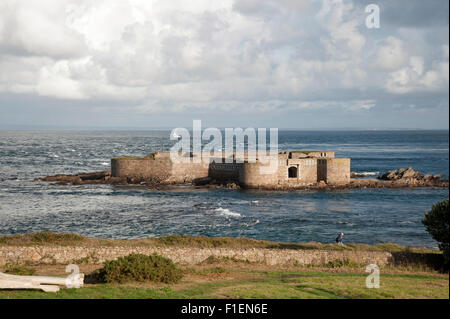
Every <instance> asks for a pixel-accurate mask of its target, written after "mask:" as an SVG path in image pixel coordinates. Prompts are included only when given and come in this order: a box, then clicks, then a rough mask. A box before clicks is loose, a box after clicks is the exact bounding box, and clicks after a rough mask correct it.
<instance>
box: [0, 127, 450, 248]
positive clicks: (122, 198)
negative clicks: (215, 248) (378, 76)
mask: <svg viewBox="0 0 450 319" xmlns="http://www.w3.org/2000/svg"><path fill="white" fill-rule="evenodd" d="M173 143H174V142H173V141H170V139H169V131H135V132H131V131H90V132H88V131H36V132H33V131H0V235H8V234H21V233H26V232H37V231H43V230H49V231H54V232H64V233H69V232H70V233H79V234H82V235H86V236H91V237H106V238H116V239H118V238H120V239H123V238H142V237H154V236H163V235H169V234H184V235H206V236H233V237H251V238H256V239H266V240H276V241H288V242H310V241H317V242H322V243H330V242H333V241H334V238H335V237H336V234H337V233H338V232H341V231H342V232H344V234H345V236H344V239H345V241H346V242H354V243H368V244H376V243H382V242H393V243H397V244H402V245H408V246H427V247H436V246H437V243H436V242H435V241H434V240H433V239H432V238H431V237H430V236H429V235H428V233H427V232H426V231H425V229H424V227H423V225H422V223H421V220H422V218H423V216H424V213H425V211H427V210H429V209H430V207H431V205H432V204H433V203H435V202H437V201H439V200H442V199H444V198H447V197H448V196H449V194H448V193H449V192H448V189H443V188H417V189H353V190H340V191H291V192H261V191H241V190H226V189H217V190H195V189H192V188H189V187H180V188H179V189H177V190H176V191H153V190H149V189H147V188H145V187H136V186H111V185H83V186H56V185H51V184H49V183H45V182H34V181H33V179H34V178H36V177H42V176H47V175H54V174H59V173H64V174H69V173H78V172H90V171H98V170H105V169H109V160H110V158H111V157H114V156H120V155H136V156H139V155H146V154H149V153H151V152H154V151H164V150H166V151H167V150H169V148H170V146H171V145H172V144H173ZM278 145H279V149H280V150H289V149H309V150H315V149H317V150H332V151H335V152H336V156H345V157H351V160H352V162H351V163H352V164H351V166H352V167H351V169H352V171H355V172H360V173H364V174H366V175H367V176H372V177H373V176H376V175H378V174H379V173H382V172H385V171H387V170H391V169H396V168H400V167H404V168H407V167H409V166H411V167H413V168H414V169H416V170H419V171H420V172H422V173H430V174H442V175H443V178H445V179H448V175H449V132H448V131H280V132H279V142H278ZM12 178H17V179H15V180H10V179H12Z"/></svg>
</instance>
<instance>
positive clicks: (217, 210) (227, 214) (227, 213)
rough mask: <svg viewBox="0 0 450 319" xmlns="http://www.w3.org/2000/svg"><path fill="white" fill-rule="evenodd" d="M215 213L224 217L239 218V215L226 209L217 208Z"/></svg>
mask: <svg viewBox="0 0 450 319" xmlns="http://www.w3.org/2000/svg"><path fill="white" fill-rule="evenodd" d="M215 211H216V212H217V213H219V214H220V215H224V216H232V217H241V214H239V213H235V212H233V211H231V210H229V209H228V208H222V207H219V208H216V209H215Z"/></svg>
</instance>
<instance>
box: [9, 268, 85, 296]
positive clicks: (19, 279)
mask: <svg viewBox="0 0 450 319" xmlns="http://www.w3.org/2000/svg"><path fill="white" fill-rule="evenodd" d="M83 281H84V274H79V273H78V274H71V275H69V276H68V277H64V278H60V277H49V276H17V275H9V274H5V273H2V272H0V289H40V290H43V291H45V292H57V291H59V286H66V287H67V288H79V287H81V286H83Z"/></svg>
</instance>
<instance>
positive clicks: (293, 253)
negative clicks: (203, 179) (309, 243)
mask: <svg viewBox="0 0 450 319" xmlns="http://www.w3.org/2000/svg"><path fill="white" fill-rule="evenodd" d="M131 253H141V254H153V253H158V254H160V255H162V256H165V257H168V258H171V259H172V260H173V261H174V262H177V263H181V264H191V265H192V264H198V263H201V262H203V261H204V260H206V259H207V258H208V257H210V256H215V257H229V258H235V259H238V260H247V261H250V262H258V263H265V264H268V265H287V264H295V263H296V264H298V265H324V264H327V263H328V262H330V261H335V260H345V259H348V260H350V261H353V262H355V263H357V264H363V265H368V264H371V263H374V264H377V265H379V266H382V265H386V264H387V263H389V262H390V261H391V260H392V257H393V256H392V254H391V253H389V252H376V251H373V252H372V251H344V250H340V251H339V250H290V249H264V248H247V249H244V248H180V247H118V246H117V247H62V246H27V247H17V246H0V266H4V265H6V264H8V263H25V262H27V261H31V262H33V263H41V264H70V263H75V264H77V263H80V264H81V263H83V262H89V263H94V264H100V263H103V262H104V261H105V260H112V259H115V258H117V257H120V256H126V255H129V254H131Z"/></svg>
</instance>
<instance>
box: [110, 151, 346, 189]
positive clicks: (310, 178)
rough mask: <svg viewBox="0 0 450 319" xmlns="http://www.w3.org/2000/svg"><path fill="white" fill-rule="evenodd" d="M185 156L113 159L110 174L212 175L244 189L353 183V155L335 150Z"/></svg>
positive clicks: (161, 178)
mask: <svg viewBox="0 0 450 319" xmlns="http://www.w3.org/2000/svg"><path fill="white" fill-rule="evenodd" d="M251 155H253V157H252V156H251ZM182 156H183V161H173V160H172V159H171V157H170V153H169V152H161V153H159V152H158V153H153V154H150V155H148V156H145V157H117V158H113V159H111V176H112V177H113V178H132V179H138V180H151V181H154V182H158V183H190V182H195V181H196V180H199V179H205V178H211V179H214V180H217V181H233V182H236V183H239V185H241V186H242V187H245V188H279V187H286V188H295V187H303V186H309V185H314V184H317V183H321V182H322V183H326V184H329V185H346V184H348V183H350V158H335V157H334V152H330V151H302V150H299V151H283V152H279V153H278V154H277V155H276V156H275V157H269V158H264V160H263V159H262V158H259V157H258V155H257V154H249V153H242V154H236V153H224V154H222V156H220V157H217V156H215V157H214V156H212V155H210V154H206V153H188V154H183V155H182ZM205 159H206V160H205Z"/></svg>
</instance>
